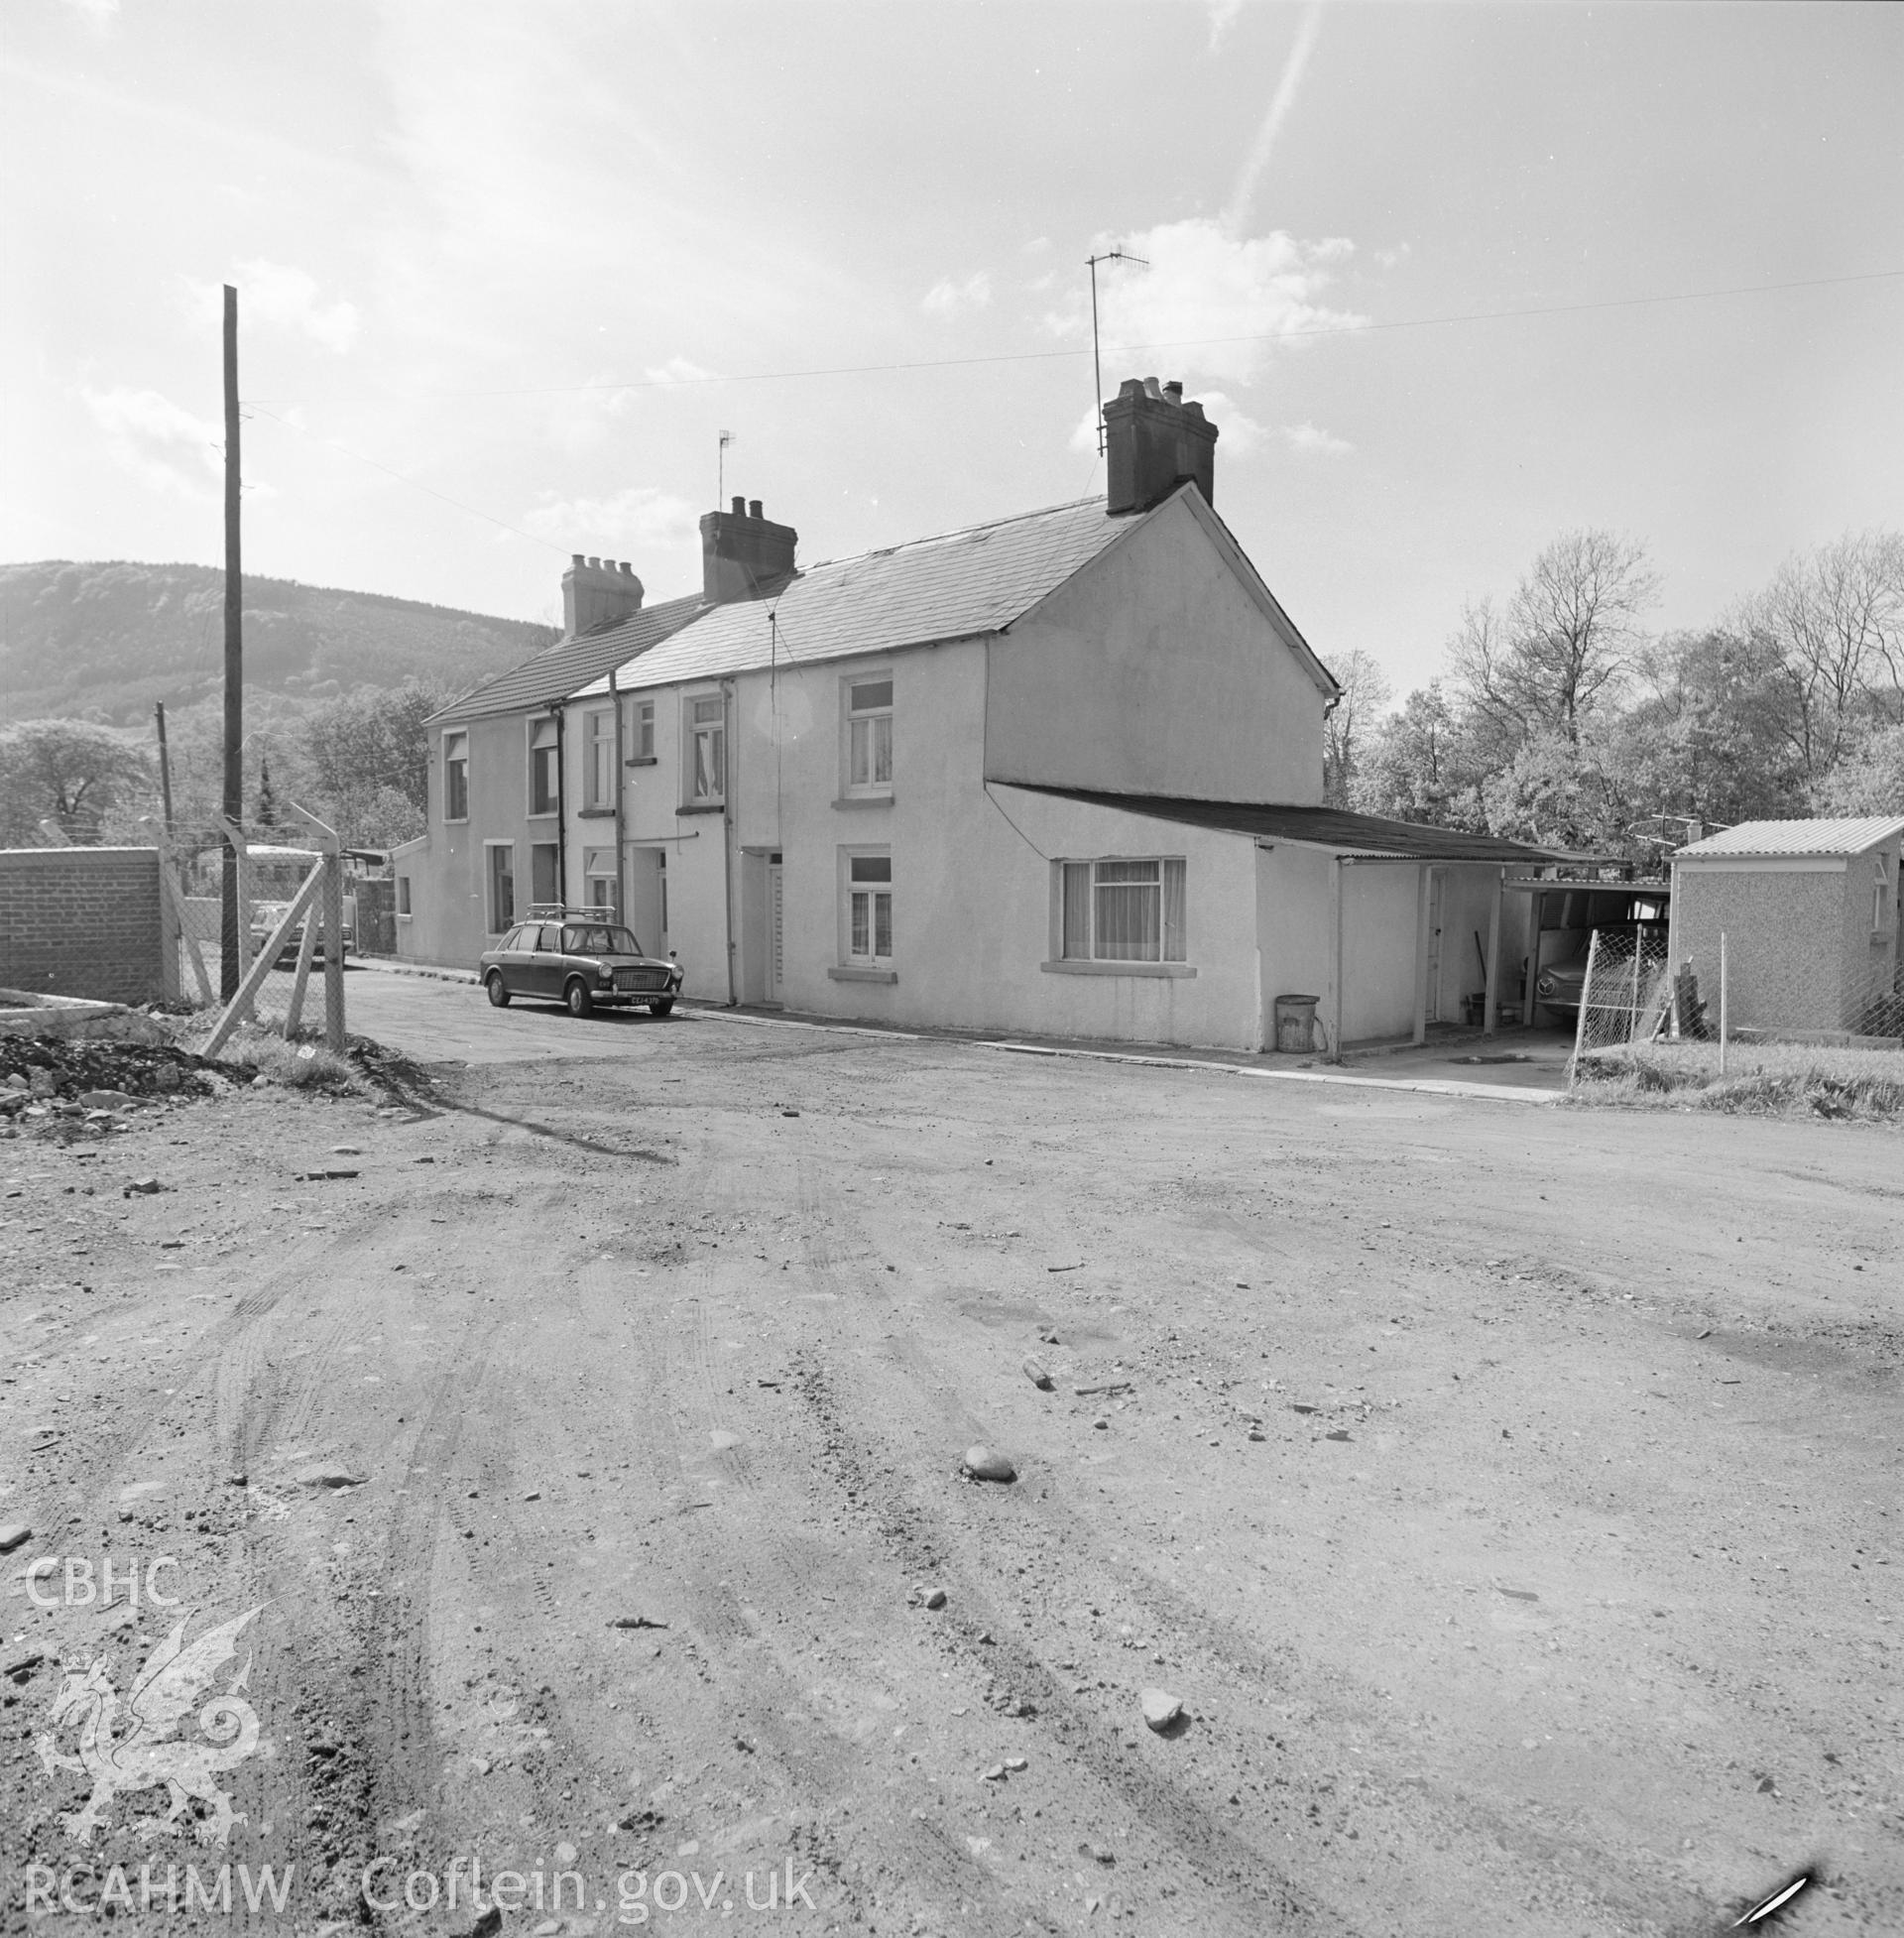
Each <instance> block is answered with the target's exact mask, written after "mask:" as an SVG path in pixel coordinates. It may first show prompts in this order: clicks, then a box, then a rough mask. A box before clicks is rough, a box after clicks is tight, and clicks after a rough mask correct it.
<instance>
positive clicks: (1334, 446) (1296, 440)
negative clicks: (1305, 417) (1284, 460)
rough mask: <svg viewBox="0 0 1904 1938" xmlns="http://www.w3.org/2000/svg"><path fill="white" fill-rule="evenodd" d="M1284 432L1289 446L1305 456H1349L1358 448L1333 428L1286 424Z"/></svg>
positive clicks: (1283, 427)
mask: <svg viewBox="0 0 1904 1938" xmlns="http://www.w3.org/2000/svg"><path fill="white" fill-rule="evenodd" d="M1282 434H1283V436H1284V437H1285V438H1286V439H1287V440H1288V443H1289V448H1290V449H1291V450H1293V451H1300V452H1301V453H1302V454H1303V455H1304V456H1305V457H1347V456H1348V455H1349V453H1350V452H1351V451H1353V450H1354V449H1355V448H1356V447H1355V445H1353V444H1352V443H1350V441H1349V440H1348V438H1346V437H1338V436H1337V435H1336V434H1335V432H1334V431H1333V430H1323V429H1320V428H1318V426H1316V425H1315V424H1284V425H1283V426H1282Z"/></svg>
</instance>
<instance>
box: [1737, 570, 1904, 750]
mask: <svg viewBox="0 0 1904 1938" xmlns="http://www.w3.org/2000/svg"><path fill="white" fill-rule="evenodd" d="M1733 624H1734V626H1735V627H1736V628H1737V629H1738V630H1740V631H1742V632H1745V633H1747V634H1749V635H1750V636H1752V637H1753V638H1755V639H1758V640H1761V641H1763V642H1765V643H1766V644H1767V645H1768V646H1769V647H1770V648H1771V649H1772V650H1773V651H1774V652H1776V653H1777V655H1778V656H1779V659H1780V661H1781V662H1782V665H1783V667H1784V674H1785V679H1786V682H1787V685H1788V688H1789V691H1790V695H1791V727H1790V732H1791V735H1792V741H1793V747H1794V751H1795V752H1796V754H1797V756H1798V759H1799V764H1800V766H1801V767H1802V768H1803V770H1804V772H1805V775H1806V777H1807V778H1808V779H1809V780H1812V781H1818V780H1821V779H1822V778H1823V777H1824V776H1825V775H1827V774H1828V773H1830V771H1831V770H1832V769H1833V768H1834V767H1835V766H1836V765H1837V764H1838V761H1839V760H1840V758H1841V757H1842V756H1843V755H1844V753H1845V752H1846V751H1847V749H1848V748H1849V747H1850V745H1851V743H1852V742H1854V741H1855V740H1856V739H1857V738H1858V735H1859V733H1860V731H1861V730H1862V728H1863V727H1864V726H1865V725H1866V724H1868V723H1870V722H1872V721H1875V722H1877V723H1879V724H1883V725H1894V724H1897V723H1899V722H1904V538H1900V537H1899V536H1898V534H1896V533H1895V532H1862V533H1858V534H1856V535H1855V536H1852V535H1851V534H1848V533H1847V534H1846V535H1845V536H1844V538H1842V539H1838V540H1835V541H1834V542H1833V543H1832V544H1831V545H1820V546H1819V547H1818V548H1817V549H1816V550H1815V551H1812V552H1809V553H1806V554H1804V555H1802V556H1795V557H1792V558H1788V559H1787V560H1786V561H1785V563H1784V564H1783V565H1781V566H1780V567H1779V570H1778V574H1777V576H1776V577H1775V578H1774V579H1773V580H1772V582H1771V584H1770V585H1768V586H1767V587H1766V588H1765V590H1764V591H1762V592H1759V593H1756V594H1754V595H1753V596H1752V597H1751V598H1749V599H1746V600H1744V601H1743V602H1742V603H1741V605H1740V606H1739V607H1738V609H1737V612H1736V613H1735V615H1734V618H1733Z"/></svg>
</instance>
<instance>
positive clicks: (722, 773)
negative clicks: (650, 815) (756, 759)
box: [687, 693, 727, 802]
mask: <svg viewBox="0 0 1904 1938" xmlns="http://www.w3.org/2000/svg"><path fill="white" fill-rule="evenodd" d="M687 729H688V762H689V766H688V788H687V797H688V799H689V800H690V801H701V802H706V801H721V800H724V799H725V798H726V796H727V702H726V700H725V699H724V698H723V697H722V696H721V695H720V694H719V693H700V694H697V695H696V696H695V697H694V698H693V699H691V700H689V701H688V703H687Z"/></svg>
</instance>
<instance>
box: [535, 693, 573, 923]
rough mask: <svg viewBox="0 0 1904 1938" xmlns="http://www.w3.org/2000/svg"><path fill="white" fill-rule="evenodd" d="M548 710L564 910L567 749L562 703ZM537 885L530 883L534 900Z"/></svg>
mask: <svg viewBox="0 0 1904 1938" xmlns="http://www.w3.org/2000/svg"><path fill="white" fill-rule="evenodd" d="M548 710H549V712H550V713H552V714H553V715H554V716H555V900H556V901H557V902H558V903H559V904H560V905H561V906H562V907H563V908H567V907H568V799H567V790H566V788H565V787H563V781H564V779H565V776H564V775H563V772H562V770H563V769H564V768H565V767H566V766H567V765H568V763H567V762H566V761H565V760H564V759H563V758H562V757H563V755H564V754H566V753H567V751H568V750H567V749H566V748H565V747H564V746H563V744H562V729H563V726H564V724H565V723H564V721H563V718H562V703H561V701H560V700H550V701H549V702H548ZM530 873H531V874H532V876H533V875H534V873H535V860H534V858H533V857H532V858H531V862H530ZM530 891H531V897H532V900H533V899H534V892H535V882H534V881H532V882H531V883H530Z"/></svg>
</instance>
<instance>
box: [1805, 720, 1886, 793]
mask: <svg viewBox="0 0 1904 1938" xmlns="http://www.w3.org/2000/svg"><path fill="white" fill-rule="evenodd" d="M1811 804H1812V808H1813V811H1814V812H1816V813H1819V814H1859V815H1862V814H1887V815H1888V814H1904V726H1898V727H1881V728H1879V729H1878V730H1877V731H1876V732H1874V733H1869V734H1866V735H1865V736H1864V737H1863V738H1862V739H1861V740H1860V741H1858V742H1857V743H1856V744H1855V745H1854V746H1853V747H1852V748H1851V749H1849V750H1848V751H1847V753H1846V754H1845V757H1844V759H1843V760H1841V761H1840V762H1839V763H1838V765H1837V766H1836V767H1835V768H1833V769H1832V771H1831V773H1830V774H1828V775H1827V776H1826V777H1825V779H1824V780H1823V781H1822V782H1820V783H1819V785H1818V786H1817V787H1814V788H1813V790H1812V799H1811Z"/></svg>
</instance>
